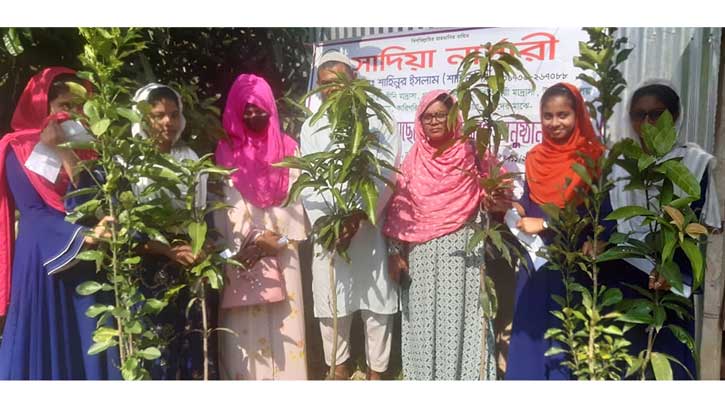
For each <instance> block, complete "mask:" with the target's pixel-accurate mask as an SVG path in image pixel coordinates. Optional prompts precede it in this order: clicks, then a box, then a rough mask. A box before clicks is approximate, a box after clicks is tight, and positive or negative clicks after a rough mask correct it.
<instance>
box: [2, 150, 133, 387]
mask: <svg viewBox="0 0 725 407" xmlns="http://www.w3.org/2000/svg"><path fill="white" fill-rule="evenodd" d="M5 169H6V171H7V172H6V174H7V175H6V177H7V182H8V186H9V188H10V191H11V193H12V196H13V198H14V201H15V207H16V208H17V210H18V211H20V222H19V226H18V232H19V233H18V237H17V240H16V242H15V252H14V256H13V269H12V289H11V297H10V307H9V309H8V315H7V320H6V323H5V330H4V332H3V341H2V344H0V379H5V380H7V379H32V380H51V379H54V380H71V379H72V380H83V379H89V380H104V379H117V378H120V374H119V371H118V369H117V368H116V367H115V365H117V364H118V359H117V358H112V357H109V355H110V354H111V353H101V354H99V355H94V356H89V355H88V354H87V350H88V349H89V347H90V346H91V344H92V343H93V342H92V333H93V331H94V330H95V328H96V321H95V319H92V318H89V317H87V316H86V315H85V312H86V310H87V309H88V307H89V306H91V305H93V304H95V303H96V302H98V300H97V298H95V297H94V296H81V295H79V294H77V293H76V291H75V288H76V286H77V285H78V284H80V283H82V282H84V281H88V280H92V279H94V278H95V270H94V269H93V268H89V267H88V265H87V264H84V263H79V264H76V265H72V263H73V260H74V258H75V257H76V255H77V254H78V252H79V251H80V249H81V247H82V245H83V230H84V228H83V227H82V226H80V225H75V224H72V223H68V222H66V221H65V220H64V216H65V215H64V214H63V213H61V212H59V211H57V210H56V209H53V208H51V207H48V206H47V205H46V204H45V202H44V201H43V200H42V198H41V197H40V195H38V193H37V192H36V191H35V189H34V188H33V186H32V184H31V183H30V180H28V178H27V176H26V175H25V173H24V172H23V169H22V167H21V164H20V163H19V162H18V160H17V158H16V156H15V153H14V152H12V151H10V152H8V154H7V157H6V161H5ZM49 273H55V274H52V275H49ZM108 352H113V350H109V351H108ZM112 359H113V360H112Z"/></svg>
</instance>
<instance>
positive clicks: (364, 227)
mask: <svg viewBox="0 0 725 407" xmlns="http://www.w3.org/2000/svg"><path fill="white" fill-rule="evenodd" d="M337 74H343V75H346V76H347V77H348V78H350V79H352V78H354V76H355V72H354V64H353V62H352V61H351V60H350V59H349V58H348V57H346V56H345V55H343V54H342V53H340V52H337V51H333V52H328V53H326V54H325V55H323V57H322V58H321V60H320V61H319V62H318V64H317V84H318V85H326V84H330V83H332V82H333V81H334V80H335V79H337ZM335 91H336V89H335V88H334V87H330V88H327V89H325V90H323V91H322V92H321V96H322V98H323V100H325V99H326V98H327V96H328V95H330V94H331V93H333V92H335ZM328 125H329V123H328V120H327V117H322V118H320V120H318V121H317V122H316V123H315V124H314V125H312V124H310V119H308V120H307V121H306V122H305V123H304V125H303V126H302V130H301V133H300V150H301V153H302V155H303V156H304V155H308V154H313V153H319V152H322V151H329V150H330V149H332V148H333V147H334V144H333V142H332V141H331V137H330V130H329V128H325V127H326V126H328ZM370 132H371V133H372V134H373V135H374V136H375V137H377V139H378V141H379V142H380V144H381V145H383V146H385V148H387V149H388V150H389V151H390V152H391V153H392V154H390V153H386V152H384V151H380V150H377V151H375V150H373V151H372V152H373V154H375V155H376V156H377V158H378V159H382V160H385V161H387V162H389V163H390V164H392V165H395V166H397V165H398V164H399V158H400V149H401V143H400V139H399V138H397V137H395V136H394V135H392V134H389V132H388V131H387V129H386V128H385V126H384V125H383V124H382V123H381V122H380V121H379V120H377V119H376V118H371V119H370ZM394 175H395V173H393V172H392V171H388V170H383V176H385V177H386V178H388V179H389V180H391V181H392V182H394V181H395V180H394ZM378 190H379V191H380V196H379V199H378V208H377V212H378V219H383V216H380V215H381V213H382V211H383V209H384V208H385V205H386V203H387V201H388V199H389V198H390V196H391V195H392V190H391V189H390V188H389V187H388V186H387V185H386V184H385V183H383V182H379V181H378ZM327 195H329V193H324V194H322V193H317V192H315V191H313V190H312V189H310V188H308V189H306V190H304V191H303V192H302V204H303V205H304V207H305V210H306V212H307V215H308V217H309V219H310V223H312V224H314V223H315V221H317V219H319V218H320V217H322V216H324V215H328V214H330V209H329V208H328V206H327V203H326V202H328V203H329V202H333V199H332V197H331V196H327ZM338 246H342V247H348V254H349V256H350V260H351V261H350V262H349V263H348V262H346V261H345V260H344V259H342V258H341V257H339V256H337V255H335V259H334V262H333V264H334V270H335V279H336V285H337V286H336V288H335V290H336V292H337V316H338V334H337V337H338V339H337V344H338V345H337V352H336V353H337V359H336V367H335V378H336V379H347V378H349V376H350V371H349V368H348V366H347V364H346V363H345V362H346V361H347V360H348V359H349V358H350V346H349V342H350V341H349V339H350V326H351V323H352V316H353V313H355V312H356V311H360V316H361V318H362V320H363V324H364V332H365V355H366V361H367V367H368V373H367V377H368V379H370V380H379V379H380V376H381V374H382V373H383V372H385V371H386V370H387V368H388V361H389V359H390V347H391V336H392V330H393V314H395V313H396V312H398V309H399V308H398V287H397V285H396V284H395V283H394V282H393V281H392V280H390V277H389V276H388V267H387V246H386V243H385V239H384V237H383V235H382V234H381V233H380V230H378V229H377V228H376V227H375V226H373V225H372V224H370V222H368V220H367V218H366V217H365V215H363V214H361V215H360V216H353V217H351V218H350V219H349V220H348V221H347V222H346V224H345V225H344V226H343V228H342V233H341V236H340V240H339V241H338ZM329 260H330V259H329V253H327V252H326V251H325V250H324V249H323V248H322V246H320V245H319V244H315V245H314V256H313V260H312V294H313V302H314V315H315V317H316V318H318V319H319V321H320V331H321V334H322V343H323V350H324V354H325V362H326V363H327V365H328V366H329V365H331V364H332V357H331V355H332V344H333V336H334V335H333V329H332V325H333V322H332V321H333V320H332V317H333V314H332V305H331V304H332V299H331V296H330V286H329V272H330V261H329Z"/></svg>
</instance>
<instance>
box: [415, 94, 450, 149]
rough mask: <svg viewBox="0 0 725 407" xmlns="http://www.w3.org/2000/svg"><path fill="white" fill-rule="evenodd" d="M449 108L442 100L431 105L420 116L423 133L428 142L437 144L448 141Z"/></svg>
mask: <svg viewBox="0 0 725 407" xmlns="http://www.w3.org/2000/svg"><path fill="white" fill-rule="evenodd" d="M447 120H448V107H446V105H445V103H443V102H441V101H440V100H436V101H435V102H433V103H431V104H430V105H429V106H428V108H427V109H425V111H424V112H423V114H422V115H420V122H421V124H422V125H423V133H424V134H425V136H426V137H427V138H428V140H430V141H433V142H436V141H441V140H444V139H446V136H447V134H448V130H447V127H446V122H447Z"/></svg>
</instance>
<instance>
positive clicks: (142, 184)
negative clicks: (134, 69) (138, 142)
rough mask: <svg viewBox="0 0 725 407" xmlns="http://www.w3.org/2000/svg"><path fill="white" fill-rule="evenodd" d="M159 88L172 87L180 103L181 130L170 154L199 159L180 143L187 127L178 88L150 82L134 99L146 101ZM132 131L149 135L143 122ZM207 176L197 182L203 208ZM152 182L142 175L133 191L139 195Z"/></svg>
mask: <svg viewBox="0 0 725 407" xmlns="http://www.w3.org/2000/svg"><path fill="white" fill-rule="evenodd" d="M158 88H168V89H171V91H172V92H174V94H176V99H177V101H178V104H179V116H180V118H179V131H178V132H177V133H176V134H175V135H174V138H173V140H172V144H171V151H170V152H169V154H170V155H171V156H172V157H174V158H175V159H176V160H178V161H182V160H184V159H189V160H195V161H198V160H199V156H198V155H197V154H196V153H195V152H194V150H192V149H191V148H189V147H188V146H186V145H184V144H183V143H179V140H180V139H181V134H182V133H183V132H184V129H185V128H186V118H185V117H184V105H183V102H182V101H181V95H179V93H178V92H177V91H176V90H174V89H172V88H170V87H168V86H166V85H162V84H160V83H149V84H148V85H146V86H144V87H142V88H140V89H139V90H137V91H136V94H135V95H134V97H133V101H134V102H136V103H139V102H142V101H146V100H147V99H148V97H149V94H150V93H151V91H152V90H154V89H158ZM133 110H134V111H135V112H136V113H139V114H140V112H139V110H138V109H137V107H136V106H134V107H133ZM131 133H132V134H133V135H134V136H138V137H143V138H146V137H148V135H147V134H146V132H145V131H144V129H143V127H142V126H141V123H134V124H133V126H132V127H131ZM207 178H208V176H207V175H202V176H201V180H200V182H199V183H198V184H197V188H196V205H197V207H199V208H203V207H205V206H206V195H207V192H206V183H207ZM151 184H152V182H151V180H150V179H148V178H146V177H141V178H140V179H139V181H138V182H137V183H136V184H135V185H134V186H133V191H134V193H135V194H136V195H137V196H138V195H140V194H141V192H142V191H143V190H144V189H146V188H147V187H148V186H149V185H151ZM179 190H180V191H181V194H182V195H186V193H187V192H188V191H187V188H186V186H185V185H179ZM156 197H158V195H154V196H149V197H146V198H145V200H152V199H154V198H156ZM173 205H174V207H180V206H183V203H182V202H177V200H174V202H173Z"/></svg>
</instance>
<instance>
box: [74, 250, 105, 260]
mask: <svg viewBox="0 0 725 407" xmlns="http://www.w3.org/2000/svg"><path fill="white" fill-rule="evenodd" d="M103 256H104V254H103V252H102V251H99V250H86V251H84V252H80V253H78V255H77V256H76V259H78V260H84V261H98V260H103Z"/></svg>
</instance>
